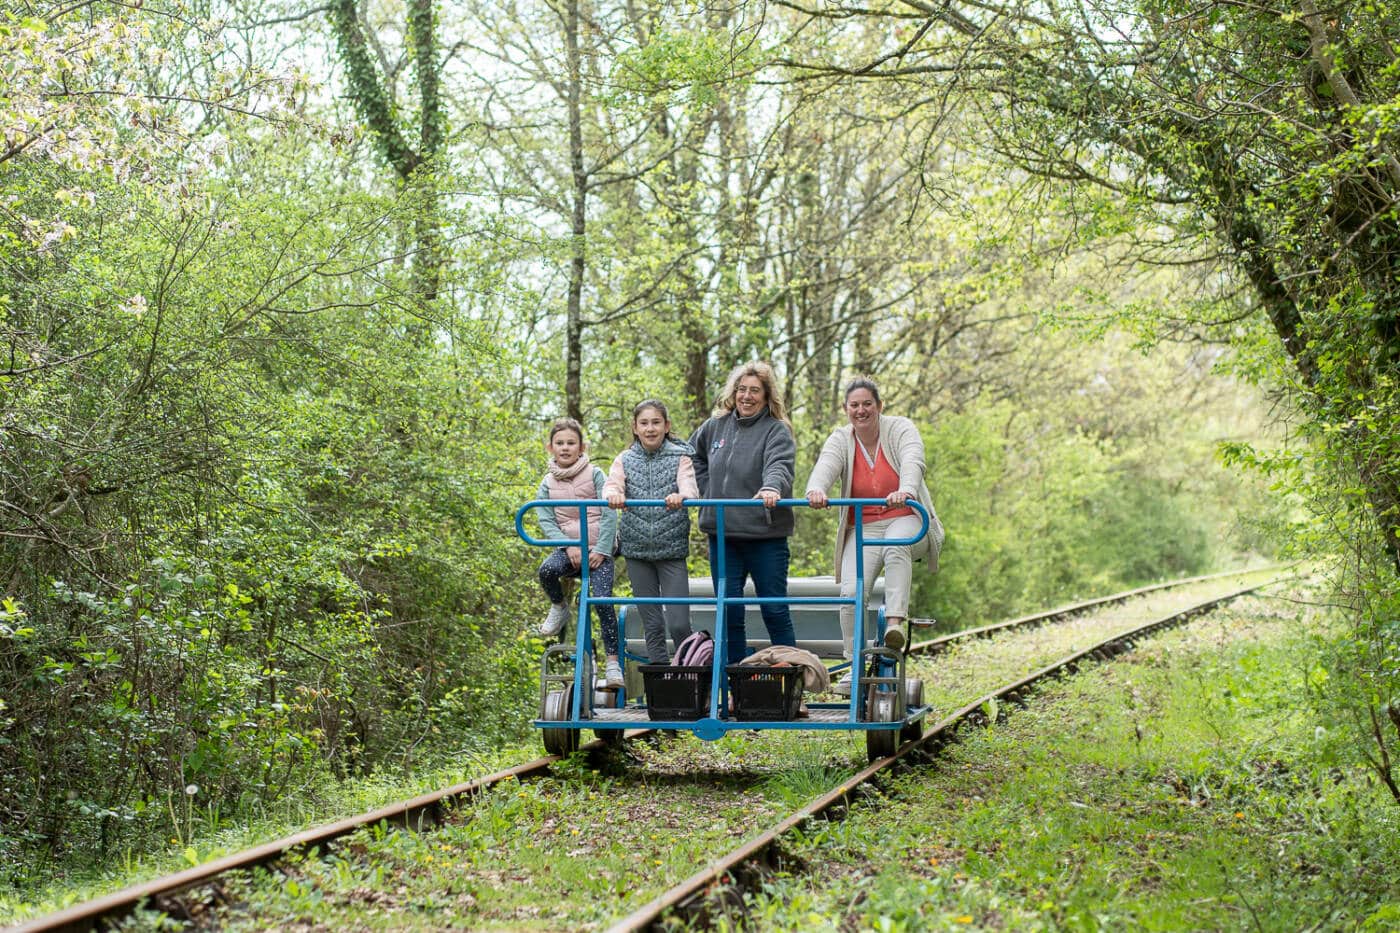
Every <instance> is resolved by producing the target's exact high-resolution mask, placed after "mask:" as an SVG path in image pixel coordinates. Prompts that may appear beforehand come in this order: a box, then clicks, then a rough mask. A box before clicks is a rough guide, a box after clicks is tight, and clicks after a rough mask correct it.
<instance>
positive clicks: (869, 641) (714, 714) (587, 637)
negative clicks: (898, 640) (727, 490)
mask: <svg viewBox="0 0 1400 933" xmlns="http://www.w3.org/2000/svg"><path fill="white" fill-rule="evenodd" d="M829 501H830V504H831V505H834V506H843V505H844V506H881V505H884V504H885V503H884V500H883V499H848V498H847V499H841V498H837V499H831V500H829ZM906 504H907V505H908V506H909V507H910V508H912V509H914V510H915V511H916V512H917V513H918V515H919V517H920V520H921V522H922V524H921V527H920V529H919V533H918V534H916V535H914V536H912V537H909V538H866V537H865V535H864V529H863V524H862V523H861V522H856V523H855V525H854V529H853V530H854V535H855V555H856V557H855V577H856V579H857V581H859V582H862V583H863V582H864V580H865V559H864V557H865V554H864V552H865V548H867V547H872V546H877V545H879V546H892V545H898V546H904V545H913V544H916V543H918V542H919V541H920V540H922V539H923V537H924V535H925V534H927V533H928V526H929V517H928V512H927V511H926V510H925V509H924V508H923V506H921V505H920V504H919V503H918V502H917V501H916V500H914V499H910V500H908V502H907V503H906ZM778 505H779V506H798V507H803V508H807V507H809V506H808V503H807V500H806V499H780V500H779V501H778ZM542 506H550V507H556V508H557V507H560V506H563V507H577V508H578V513H579V536H578V537H577V538H570V539H551V540H542V539H539V538H536V537H534V536H533V535H531V534H530V533H529V532H527V531H526V530H525V524H524V520H525V516H526V515H527V514H529V513H530V512H531V511H532V510H534V509H537V508H540V507H542ZM626 506H627V507H663V508H664V507H665V502H664V501H663V500H661V499H629V500H626ZM700 506H710V507H713V508H714V509H715V516H716V537H719V538H721V539H722V538H723V536H724V527H725V521H724V517H725V512H726V510H728V509H734V508H763V507H764V504H763V502H762V501H761V500H758V499H686V500H685V501H684V502H683V503H682V507H684V508H697V507H700ZM590 507H601V508H608V504H607V502H606V501H605V500H602V499H536V500H532V501H530V502H527V503H525V504H524V505H522V506H521V507H520V508H519V509H517V510H516V513H515V529H516V533H517V534H519V535H520V538H521V539H522V540H523V541H525V542H526V543H527V544H530V545H534V546H536V547H549V548H558V547H577V548H579V549H580V550H581V552H582V553H584V554H587V553H588V544H587V542H588V509H589V508H590ZM724 564H725V548H722V547H721V548H717V549H716V563H715V567H714V571H715V577H716V578H717V579H720V580H723V579H725V566H724ZM579 569H580V577H579V585H578V598H577V605H576V607H575V609H576V612H574V613H573V616H572V617H573V619H574V623H575V624H574V626H573V637H572V639H571V640H566V639H564V638H563V635H564V632H561V633H560V639H561V640H560V641H559V642H558V643H555V644H551V645H549V646H548V647H547V648H546V649H545V652H544V655H543V657H542V658H541V661H540V706H539V709H540V713H539V718H538V719H536V720H534V721H533V725H534V726H536V727H537V728H539V729H540V730H542V738H543V740H544V747H545V750H546V751H547V752H548V753H550V754H552V755H568V754H570V753H572V752H574V751H575V750H577V749H578V747H579V740H580V735H581V733H582V731H583V730H584V729H591V730H593V732H594V734H595V735H596V736H597V737H598V738H599V739H601V740H602V741H603V742H605V743H608V744H619V743H621V741H622V738H623V733H624V732H625V730H627V729H665V730H675V731H681V730H688V731H690V732H693V733H694V734H695V735H696V736H697V737H698V738H700V739H702V740H704V741H707V742H712V741H716V740H718V739H721V738H723V737H724V736H725V735H726V734H727V733H729V732H733V731H736V730H744V731H755V730H757V731H762V730H768V729H783V730H797V731H831V730H844V731H848V732H863V733H865V740H866V752H867V754H868V755H869V757H870V760H871V761H874V760H876V759H878V758H883V757H886V756H888V755H891V754H893V753H894V751H895V750H896V749H897V748H898V747H899V745H900V744H901V743H902V742H904V741H908V740H911V739H914V738H918V736H919V735H920V729H921V727H920V721H921V720H922V719H923V718H924V717H925V716H927V715H928V712H929V707H928V706H926V705H925V704H924V702H923V684H922V682H921V681H919V680H917V679H912V678H908V677H906V676H905V652H904V651H897V650H894V649H892V648H887V647H885V645H884V636H885V611H884V606H883V605H878V606H869V607H868V606H867V605H866V603H867V600H866V597H865V587H864V586H862V585H858V586H857V587H856V588H855V594H854V595H853V596H842V595H841V594H840V588H839V586H838V585H837V584H836V583H835V582H834V580H832V578H830V577H826V578H804V577H793V578H790V579H789V586H788V591H789V594H788V595H787V596H785V597H777V596H769V597H760V596H757V595H754V594H752V592H750V591H749V590H751V587H749V588H747V589H746V591H745V592H744V593H743V594H741V595H738V596H727V595H724V594H723V593H715V592H713V587H712V586H711V585H710V581H709V580H707V579H706V580H700V579H692V580H691V587H690V595H688V596H686V597H670V596H663V597H635V596H631V597H628V596H608V597H598V596H594V595H593V594H592V592H591V591H590V588H589V567H588V561H587V560H584V561H582V563H581V566H580V568H579ZM878 594H879V590H878V589H877V590H876V591H875V592H874V593H872V596H878ZM872 601H873V600H872ZM645 604H655V605H676V604H684V605H687V606H689V607H691V608H690V616H691V627H692V629H693V630H698V629H707V630H711V631H712V637H713V658H712V660H711V661H710V663H708V664H702V665H685V664H671V665H650V664H645V663H643V662H645V661H646V660H647V659H646V658H645V656H643V655H639V654H637V650H638V645H639V640H638V639H635V638H633V639H629V637H628V633H627V626H628V622H629V621H630V619H631V618H632V617H637V616H639V615H640V613H634V612H629V611H628V610H629V609H630V608H631V607H636V606H641V605H645ZM735 604H739V605H742V606H743V607H744V609H745V613H746V615H745V623H746V624H745V629H746V631H748V632H750V633H752V632H754V629H753V628H752V625H753V623H756V622H757V621H758V612H757V607H760V606H762V605H764V604H786V605H788V606H789V607H791V615H792V621H793V627H794V630H795V631H796V636H797V638H796V640H797V645H798V647H799V648H805V649H806V650H808V651H812V653H814V654H816V655H817V656H818V657H823V658H830V657H831V656H832V655H833V654H834V656H835V661H836V663H834V664H829V665H827V671H828V675H835V674H840V673H843V672H844V671H845V670H846V669H847V668H849V669H850V672H851V691H850V697H849V699H846V700H844V701H842V702H829V701H823V702H817V701H812V702H805V703H804V702H803V699H802V697H803V671H802V668H801V667H797V666H790V667H783V666H767V665H752V664H725V663H724V662H723V659H724V658H726V657H727V656H728V651H727V644H726V639H727V635H728V633H727V631H726V626H725V625H724V624H723V619H724V615H725V608H726V607H728V606H730V605H735ZM599 605H611V606H615V607H619V609H620V611H619V615H618V637H619V642H620V645H621V649H622V650H621V651H620V652H619V660H620V661H621V663H622V666H623V671H624V681H625V685H624V686H623V687H621V688H616V687H604V686H602V681H600V680H596V678H595V662H594V657H593V653H594V647H593V630H592V624H593V612H592V610H593V608H594V607H595V606H599ZM843 605H853V606H854V607H855V640H854V648H853V654H854V657H853V658H852V659H851V660H850V661H849V662H848V661H845V660H843V659H841V654H842V642H841V639H840V635H839V631H840V628H839V613H840V609H841V607H842V606H843ZM639 625H640V623H639ZM707 626H708V628H707ZM760 630H762V631H765V633H766V629H760ZM833 630H834V631H835V632H836V633H837V635H836V637H835V638H834V639H833V638H832V637H831V633H832V631H833ZM564 631H565V632H567V631H568V628H567V626H566V628H565V630H564ZM747 641H748V644H749V647H750V648H752V647H754V646H761V645H763V644H765V643H766V640H765V639H763V638H755V637H750V638H748V639H747ZM823 664H826V661H823ZM638 673H641V674H642V675H644V676H643V677H642V678H641V679H640V683H641V684H642V687H641V689H640V690H637V689H636V685H637V684H638V682H639V678H638V677H637V676H636V675H637V674H638ZM629 686H632V687H633V689H632V691H631V692H629V690H628V687H629Z"/></svg>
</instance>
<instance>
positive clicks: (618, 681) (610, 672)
mask: <svg viewBox="0 0 1400 933" xmlns="http://www.w3.org/2000/svg"><path fill="white" fill-rule="evenodd" d="M622 683H623V681H622V665H621V664H619V663H618V662H616V661H609V662H608V663H607V666H606V667H604V668H603V685H604V686H606V687H621V686H622Z"/></svg>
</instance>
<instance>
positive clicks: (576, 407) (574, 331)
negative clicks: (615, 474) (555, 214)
mask: <svg viewBox="0 0 1400 933" xmlns="http://www.w3.org/2000/svg"><path fill="white" fill-rule="evenodd" d="M564 54H565V61H566V67H567V68H568V70H569V86H568V104H567V106H568V111H569V114H568V120H569V170H570V173H571V175H572V177H573V218H572V220H573V223H572V226H571V229H570V232H571V234H572V238H571V240H570V243H569V250H570V253H571V257H572V258H571V262H570V263H569V297H568V311H567V315H568V320H567V323H566V324H565V337H564V347H565V349H564V353H565V360H564V406H565V409H566V410H567V411H568V413H569V417H570V418H576V419H578V420H580V421H582V420H583V276H584V272H585V271H586V268H587V266H586V260H587V253H586V251H585V244H586V240H585V236H586V235H587V233H588V226H587V223H588V173H587V172H586V171H585V169H584V165H583V110H582V97H583V86H582V85H583V70H582V67H581V62H580V54H579V0H568V2H567V3H566V5H565V10H564Z"/></svg>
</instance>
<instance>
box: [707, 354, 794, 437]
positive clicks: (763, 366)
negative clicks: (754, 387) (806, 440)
mask: <svg viewBox="0 0 1400 933" xmlns="http://www.w3.org/2000/svg"><path fill="white" fill-rule="evenodd" d="M745 376H756V377H757V378H758V381H759V382H761V383H763V391H764V393H765V394H766V395H767V396H768V413H769V414H771V415H772V416H773V417H774V418H777V419H778V420H779V421H781V422H782V423H783V424H785V425H787V426H788V430H789V431H791V430H792V422H791V421H789V420H788V416H787V406H786V405H784V404H783V393H782V391H781V390H780V389H779V388H778V379H777V377H776V376H774V375H773V367H772V366H770V365H769V364H768V363H765V362H764V361H763V360H750V361H749V362H747V363H740V364H739V365H738V366H735V367H734V370H733V371H732V372H731V373H730V374H729V378H728V379H726V380H725V382H724V388H723V389H722V390H721V391H720V393H719V399H718V400H717V401H716V402H715V410H714V411H713V412H712V414H713V415H714V416H715V417H716V418H719V417H722V416H724V415H727V414H729V413H730V412H731V411H733V410H734V390H735V389H737V388H738V386H739V380H740V379H743V378H744V377H745Z"/></svg>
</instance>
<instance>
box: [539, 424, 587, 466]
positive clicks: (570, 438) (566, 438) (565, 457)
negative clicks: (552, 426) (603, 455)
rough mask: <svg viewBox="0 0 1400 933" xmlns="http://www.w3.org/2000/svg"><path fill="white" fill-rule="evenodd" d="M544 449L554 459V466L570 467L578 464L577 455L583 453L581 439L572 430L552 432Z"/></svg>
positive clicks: (562, 429)
mask: <svg viewBox="0 0 1400 933" xmlns="http://www.w3.org/2000/svg"><path fill="white" fill-rule="evenodd" d="M545 449H546V450H548V451H549V454H550V456H552V457H553V458H554V462H555V464H556V465H558V466H561V467H571V466H573V465H574V464H575V463H577V462H578V458H579V455H580V454H582V453H583V438H581V437H579V436H578V432H577V431H575V430H573V429H572V428H560V429H559V430H557V431H555V432H554V436H553V437H551V438H550V439H549V443H548V444H546V445H545Z"/></svg>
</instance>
